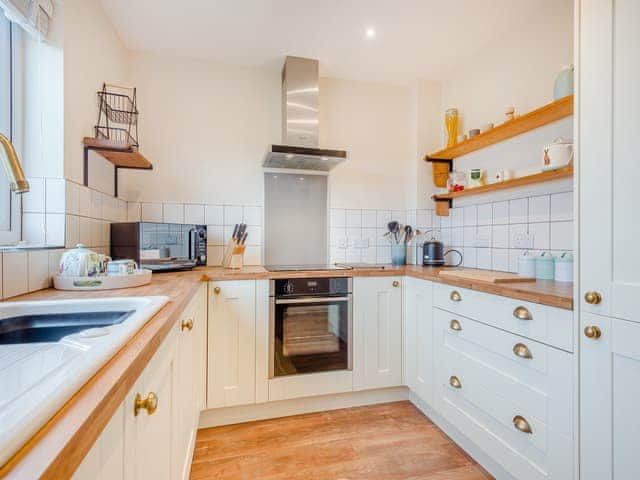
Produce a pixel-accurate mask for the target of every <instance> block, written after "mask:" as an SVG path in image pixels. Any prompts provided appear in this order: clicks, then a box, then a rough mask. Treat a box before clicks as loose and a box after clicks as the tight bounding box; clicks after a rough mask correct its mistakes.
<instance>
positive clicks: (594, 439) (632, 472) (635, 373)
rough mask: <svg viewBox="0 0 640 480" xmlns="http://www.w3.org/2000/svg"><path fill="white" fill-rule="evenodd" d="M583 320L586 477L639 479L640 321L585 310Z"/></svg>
mask: <svg viewBox="0 0 640 480" xmlns="http://www.w3.org/2000/svg"><path fill="white" fill-rule="evenodd" d="M638 320H640V317H638ZM581 324H582V325H581V326H582V331H583V334H582V336H581V341H580V350H581V359H580V360H581V366H580V368H581V371H582V375H581V383H580V407H581V414H580V415H581V421H580V434H581V452H580V453H581V455H580V472H581V473H580V478H581V479H582V480H633V479H636V478H638V474H639V472H640V455H638V435H640V415H638V401H639V399H640V323H639V322H630V321H627V320H618V319H613V318H608V317H603V316H600V315H594V314H589V313H584V314H583V315H582V321H581ZM585 329H586V330H585ZM594 332H595V333H594ZM598 333H599V335H600V336H599V337H598ZM586 334H589V336H587V335H586Z"/></svg>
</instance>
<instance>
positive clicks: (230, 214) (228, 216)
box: [224, 205, 242, 225]
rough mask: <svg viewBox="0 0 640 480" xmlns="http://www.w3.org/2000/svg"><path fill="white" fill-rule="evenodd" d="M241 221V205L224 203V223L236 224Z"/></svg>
mask: <svg viewBox="0 0 640 480" xmlns="http://www.w3.org/2000/svg"><path fill="white" fill-rule="evenodd" d="M238 223H242V206H240V205H225V206H224V224H225V225H236V224H238Z"/></svg>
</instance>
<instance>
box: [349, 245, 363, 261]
mask: <svg viewBox="0 0 640 480" xmlns="http://www.w3.org/2000/svg"><path fill="white" fill-rule="evenodd" d="M361 251H362V249H361V248H354V247H349V248H347V250H346V253H345V261H346V262H347V263H360V262H361V261H362V256H361V254H360V252H361Z"/></svg>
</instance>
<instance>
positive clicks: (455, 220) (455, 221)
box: [449, 207, 464, 227]
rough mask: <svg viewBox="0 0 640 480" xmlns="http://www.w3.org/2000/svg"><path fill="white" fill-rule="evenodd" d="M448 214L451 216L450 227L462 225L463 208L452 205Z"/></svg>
mask: <svg viewBox="0 0 640 480" xmlns="http://www.w3.org/2000/svg"><path fill="white" fill-rule="evenodd" d="M449 216H450V217H451V226H452V227H463V226H464V210H463V209H462V208H459V207H453V208H451V209H449Z"/></svg>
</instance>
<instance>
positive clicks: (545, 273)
mask: <svg viewBox="0 0 640 480" xmlns="http://www.w3.org/2000/svg"><path fill="white" fill-rule="evenodd" d="M555 270H556V262H555V258H554V257H553V255H551V254H550V253H549V252H542V253H541V254H540V255H538V256H537V257H536V278H538V279H540V280H553V279H554V276H555Z"/></svg>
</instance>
